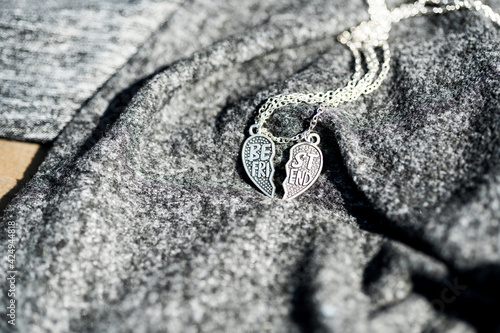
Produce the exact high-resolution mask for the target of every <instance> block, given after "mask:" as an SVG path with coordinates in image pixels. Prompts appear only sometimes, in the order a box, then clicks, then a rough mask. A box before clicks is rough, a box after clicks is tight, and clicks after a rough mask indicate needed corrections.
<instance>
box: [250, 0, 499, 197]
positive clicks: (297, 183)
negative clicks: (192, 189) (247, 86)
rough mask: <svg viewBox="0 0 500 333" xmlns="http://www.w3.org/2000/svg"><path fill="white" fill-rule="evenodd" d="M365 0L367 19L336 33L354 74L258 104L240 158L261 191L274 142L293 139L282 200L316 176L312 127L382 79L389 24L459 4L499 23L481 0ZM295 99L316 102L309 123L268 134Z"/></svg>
mask: <svg viewBox="0 0 500 333" xmlns="http://www.w3.org/2000/svg"><path fill="white" fill-rule="evenodd" d="M367 2H368V12H369V15H370V19H369V20H368V21H364V22H361V23H360V24H359V25H358V26H356V27H353V28H351V29H349V30H346V31H344V32H343V33H342V34H340V35H339V36H338V38H337V39H338V41H339V42H340V43H342V44H344V45H346V46H347V47H348V48H349V49H350V50H351V52H352V54H353V55H354V74H353V76H352V78H351V80H350V81H349V82H348V83H347V85H346V86H345V87H342V88H339V89H337V90H330V91H327V92H317V93H292V94H287V95H277V96H274V97H271V98H269V99H268V100H267V101H266V102H265V103H264V105H262V107H261V108H260V109H259V112H258V115H257V116H256V117H255V124H254V125H252V126H251V127H250V137H249V138H248V139H247V140H246V141H245V143H244V144H243V149H242V153H241V157H242V161H243V166H244V168H245V171H246V172H247V174H248V177H249V178H250V180H251V181H252V182H253V183H254V184H255V185H256V186H257V187H258V188H259V189H260V190H261V191H262V192H263V193H264V194H265V195H267V196H269V197H271V198H272V197H274V194H275V190H276V187H275V185H274V181H273V176H274V165H273V159H274V155H275V143H278V144H287V143H291V142H298V143H297V144H295V145H294V146H293V147H292V148H291V149H290V157H289V160H288V162H287V163H286V166H285V169H286V178H285V180H284V181H283V189H284V196H283V199H285V200H290V199H293V198H295V197H297V196H299V195H300V194H302V193H304V192H305V191H306V190H307V189H309V188H310V187H311V186H312V185H313V184H314V182H315V181H316V180H317V179H318V177H319V174H320V172H321V169H322V168H323V154H322V152H321V150H320V149H319V147H318V145H319V143H320V137H319V135H318V134H317V133H315V132H313V130H314V128H315V127H316V125H317V123H318V121H319V119H320V116H321V114H322V113H323V112H325V109H326V108H333V107H337V106H338V105H340V104H342V103H347V102H351V101H355V100H357V99H358V98H359V97H360V96H361V95H365V94H369V93H371V92H373V91H375V90H376V89H377V88H378V87H379V86H380V85H381V84H382V82H383V81H384V79H385V78H386V77H387V74H388V73H389V69H390V61H391V52H390V49H389V43H388V37H389V31H390V30H391V26H392V24H393V23H397V22H399V21H400V20H402V19H406V18H409V17H414V16H418V15H423V14H442V13H446V12H453V11H457V10H460V9H463V8H464V9H468V10H473V11H477V12H479V13H480V14H481V15H483V16H484V17H486V18H488V19H490V20H492V21H493V22H495V23H496V24H497V25H500V15H499V14H497V13H495V12H494V11H493V10H492V9H491V7H489V6H487V5H485V4H483V3H482V2H481V1H473V0H463V1H459V0H419V1H417V2H415V3H413V4H404V5H401V6H400V7H397V8H394V9H391V10H389V9H387V6H386V4H385V0H368V1H367ZM377 52H378V53H379V54H380V56H379V55H378V53H377ZM363 64H364V66H365V67H366V70H364V66H363ZM301 104H309V105H317V106H318V109H317V111H316V114H315V115H314V116H313V117H312V119H311V121H310V123H309V128H307V129H306V130H304V131H303V132H301V133H298V134H296V135H294V136H292V137H281V136H275V135H273V134H272V133H271V132H270V131H269V130H268V129H267V128H265V127H264V125H265V123H266V121H267V120H268V119H269V118H270V117H271V115H272V114H273V113H274V112H275V111H276V110H277V109H279V108H283V107H286V106H289V105H301Z"/></svg>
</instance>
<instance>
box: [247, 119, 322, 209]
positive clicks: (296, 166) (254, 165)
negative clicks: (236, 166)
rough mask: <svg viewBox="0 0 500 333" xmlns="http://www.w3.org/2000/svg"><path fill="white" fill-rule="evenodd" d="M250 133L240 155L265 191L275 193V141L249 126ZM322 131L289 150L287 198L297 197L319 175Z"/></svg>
mask: <svg viewBox="0 0 500 333" xmlns="http://www.w3.org/2000/svg"><path fill="white" fill-rule="evenodd" d="M250 134H251V136H250V137H249V138H248V139H247V140H246V141H245V143H244V144H243V149H242V151H241V159H242V161H243V167H244V168H245V171H246V173H247V175H248V177H249V178H250V180H251V181H252V182H253V183H254V184H255V186H257V187H258V188H259V190H261V191H262V192H263V193H264V194H265V195H267V196H269V197H271V198H272V197H274V192H275V190H276V187H275V185H274V182H273V176H274V165H273V159H274V155H275V145H274V142H273V140H272V139H271V138H270V137H268V136H266V135H264V134H259V133H257V132H255V131H254V129H253V128H251V129H250ZM318 143H319V135H317V134H315V133H311V134H310V135H309V136H308V138H307V142H302V143H298V144H296V145H295V146H293V147H292V149H291V150H290V159H289V161H288V162H287V163H286V178H285V181H284V182H283V188H284V191H285V195H284V196H283V199H284V200H290V199H293V198H296V197H297V196H299V195H300V194H302V193H304V192H305V191H306V190H307V189H309V188H310V187H311V186H312V185H313V184H314V182H315V181H316V180H317V179H318V177H319V175H320V173H321V169H322V168H323V154H322V153H321V150H320V149H319V148H318V147H317V145H318Z"/></svg>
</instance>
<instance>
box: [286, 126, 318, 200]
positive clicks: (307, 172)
mask: <svg viewBox="0 0 500 333" xmlns="http://www.w3.org/2000/svg"><path fill="white" fill-rule="evenodd" d="M318 139H319V136H318ZM318 141H319V140H318ZM285 168H286V178H285V181H284V182H283V189H284V190H285V195H284V196H283V199H284V200H290V199H293V198H296V197H298V196H299V195H301V194H302V193H304V192H305V191H307V190H308V189H309V188H310V187H311V186H312V185H313V184H314V183H315V182H316V180H317V179H318V177H319V174H320V173H321V169H322V168H323V154H322V153H321V150H320V149H319V148H318V147H317V143H316V144H313V143H310V142H303V143H299V144H296V145H295V146H293V147H292V149H291V150H290V159H289V160H288V162H287V163H286V166H285Z"/></svg>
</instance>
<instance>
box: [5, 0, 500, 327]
mask: <svg viewBox="0 0 500 333" xmlns="http://www.w3.org/2000/svg"><path fill="white" fill-rule="evenodd" d="M394 5H397V3H396V2H391V3H390V6H394ZM491 5H495V4H493V3H491ZM495 9H496V10H497V11H498V10H500V8H499V5H498V4H496V7H495ZM366 18H367V13H366V6H365V5H364V4H363V2H361V1H352V2H348V3H343V2H340V1H339V2H335V1H333V2H332V1H327V0H323V1H314V2H302V1H294V2H291V3H290V2H285V1H283V2H281V1H271V2H266V3H265V4H262V3H260V2H259V1H255V2H250V1H248V2H245V4H241V3H240V2H238V1H233V2H231V1H224V2H223V4H221V3H217V4H214V3H210V2H209V1H194V2H192V3H191V2H190V3H184V4H183V6H182V7H181V8H180V9H178V10H177V11H176V12H175V13H174V15H173V16H172V17H171V18H170V20H169V23H168V24H166V25H164V26H163V27H162V29H160V30H159V31H158V32H157V33H156V34H155V35H154V36H153V37H152V38H151V40H150V41H148V42H147V43H146V44H145V45H144V47H143V49H142V50H141V51H139V53H138V54H136V55H135V56H134V57H132V58H131V59H130V61H129V62H128V64H127V65H126V66H124V67H123V68H122V69H121V70H120V71H119V72H118V73H117V74H116V75H115V76H114V77H113V78H112V79H111V80H109V81H108V82H107V83H106V84H105V85H104V86H103V88H102V89H101V90H100V91H99V93H98V94H96V95H95V96H94V97H93V98H92V99H91V100H90V101H89V102H88V103H87V104H86V105H85V107H83V108H82V109H81V111H80V112H79V113H78V114H77V115H76V116H75V118H74V119H73V121H72V122H71V123H70V124H69V125H68V126H67V127H66V129H65V130H64V131H63V133H62V134H61V136H60V137H59V138H58V140H57V141H56V142H55V143H54V146H53V148H52V150H51V151H50V153H49V156H48V158H47V160H46V161H45V162H44V164H42V166H41V168H40V170H39V172H38V174H37V175H36V176H35V178H34V179H33V180H32V181H31V182H30V183H29V184H28V185H27V186H26V188H24V189H23V191H22V192H21V193H20V194H19V195H18V196H17V197H16V199H15V200H14V201H13V202H12V203H11V205H10V206H9V207H8V208H7V210H6V212H5V215H4V219H3V223H2V226H3V227H5V225H6V222H7V221H15V222H16V223H17V228H18V229H17V231H18V236H19V241H18V244H17V245H18V250H17V266H18V270H19V273H18V274H19V277H18V282H17V283H18V287H19V294H18V301H19V309H18V311H19V312H18V321H17V328H18V329H19V331H20V332H25V331H28V332H102V331H106V332H163V331H169V332H180V331H182V332H198V331H203V332H214V331H227V332H255V331H257V332H261V331H272V332H310V331H316V332H475V331H499V330H500V326H499V325H500V320H499V318H498V316H492V315H491V310H492V309H498V308H499V306H500V289H499V288H498V286H497V282H498V281H499V279H500V255H499V251H500V250H499V247H500V244H499V240H500V237H499V236H500V235H499V228H500V227H499V225H498V223H499V220H500V218H499V214H500V174H499V170H500V165H499V164H500V163H499V162H500V161H499V159H500V102H499V94H500V90H499V88H498V87H499V81H500V52H499V46H500V36H499V31H498V30H499V29H498V27H496V26H494V25H493V24H492V23H491V22H488V21H487V20H485V19H484V18H482V17H481V16H479V15H477V14H474V13H470V12H462V11H461V12H458V13H450V14H447V15H443V16H436V17H419V18H414V19H411V20H406V21H404V22H401V23H399V24H398V25H396V26H395V27H394V29H393V31H392V32H391V38H390V44H391V50H392V52H393V62H392V65H393V67H392V69H391V72H390V76H389V77H388V78H387V80H386V81H385V83H384V84H383V85H382V87H381V88H380V89H379V90H377V91H376V92H374V93H373V94H371V95H368V96H364V97H363V98H361V99H360V100H359V101H357V102H353V103H350V104H345V105H342V106H340V107H339V108H337V109H329V110H327V112H326V113H325V114H324V116H323V117H322V121H321V123H320V125H319V126H318V131H319V133H320V135H321V138H322V142H321V148H322V150H323V153H324V156H325V165H324V170H323V172H322V174H321V176H320V178H319V180H318V182H317V184H316V185H315V186H314V187H313V188H312V189H311V190H309V191H308V192H306V194H304V195H303V196H301V197H299V198H298V199H296V200H294V201H290V202H286V201H281V200H279V199H269V198H266V197H265V196H263V195H262V194H261V193H260V192H259V191H258V190H256V189H255V188H254V187H253V186H251V184H250V181H249V180H248V179H247V177H246V176H245V174H244V170H243V166H242V165H241V162H240V157H239V154H240V150H241V144H242V142H243V140H244V139H245V138H246V137H247V136H248V134H247V132H248V127H249V125H250V124H251V121H252V119H253V117H254V116H255V114H256V111H257V109H258V107H259V105H261V104H262V103H263V102H264V101H265V100H266V98H268V97H270V96H273V95H275V94H278V93H289V92H296V91H300V92H306V91H311V92H312V91H321V90H329V89H332V88H336V87H340V86H342V85H344V84H345V82H346V81H347V80H348V78H349V76H350V74H351V73H352V55H351V54H350V52H349V50H347V49H345V48H344V47H343V46H342V45H340V44H338V43H335V42H334V36H335V35H336V34H337V33H338V32H341V31H342V30H344V29H346V28H348V27H351V26H354V25H356V24H357V23H358V22H359V21H361V20H363V19H366ZM178 36H182V37H184V38H178ZM193 52H194V53H193ZM181 58H182V59H181ZM155 70H156V71H157V73H156V74H155V75H151V76H147V75H148V74H153V71H155ZM149 77H151V79H150V80H149V81H147V83H145V82H146V80H147V79H148V78H149ZM142 78H145V79H142ZM140 79H142V80H140ZM134 81H137V82H136V83H134ZM141 86H142V88H141V89H140V90H139V91H138V92H137V90H138V89H139V87H141ZM131 95H133V96H134V97H133V99H132V101H130V102H129V100H130V98H131ZM125 106H126V109H125V111H124V112H123V113H122V110H123V109H124V107H125ZM280 111H281V112H278V113H277V114H276V115H275V116H274V118H273V121H270V126H272V130H273V131H274V132H276V133H278V132H281V133H284V134H292V133H294V132H297V131H300V130H301V129H302V128H303V126H304V125H305V124H306V123H307V119H308V117H310V116H311V115H312V113H313V112H314V108H312V107H307V106H299V107H296V108H285V109H283V110H280ZM120 114H121V115H120ZM118 115H120V117H119V118H118ZM99 118H100V119H99ZM117 118H118V120H117ZM103 134H104V135H103ZM278 148H279V150H278V153H277V157H276V163H277V169H278V172H277V179H278V180H280V179H281V180H282V179H283V178H284V174H283V173H284V171H283V169H284V163H285V158H286V151H287V149H288V148H289V147H285V146H282V145H280V146H278ZM279 170H281V171H279ZM5 235H6V233H5V232H3V233H2V237H5ZM4 278H5V276H2V279H4ZM4 289H5V286H4ZM2 297H3V298H5V290H4V292H2ZM0 325H2V326H0V327H1V328H5V329H7V328H8V327H7V324H6V322H5V321H2V322H1V324H0Z"/></svg>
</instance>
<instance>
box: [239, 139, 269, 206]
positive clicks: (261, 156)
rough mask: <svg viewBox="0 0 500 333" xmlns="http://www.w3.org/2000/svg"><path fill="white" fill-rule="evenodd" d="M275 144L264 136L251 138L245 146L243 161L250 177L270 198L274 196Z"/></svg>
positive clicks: (242, 155) (242, 152)
mask: <svg viewBox="0 0 500 333" xmlns="http://www.w3.org/2000/svg"><path fill="white" fill-rule="evenodd" d="M274 154H275V148H274V142H273V140H271V139H270V138H269V137H267V136H265V135H262V134H255V135H252V136H250V137H249V138H248V139H247V140H246V141H245V143H244V144H243V150H242V151H241V159H242V161H243V166H244V167H245V171H246V172H247V175H248V177H249V178H250V180H252V182H253V183H254V184H255V186H257V187H258V188H259V190H261V191H262V192H263V193H264V194H265V195H267V196H269V197H271V198H272V197H273V196H274V191H275V190H276V187H275V186H274V183H273V176H274V165H273V159H274Z"/></svg>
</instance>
